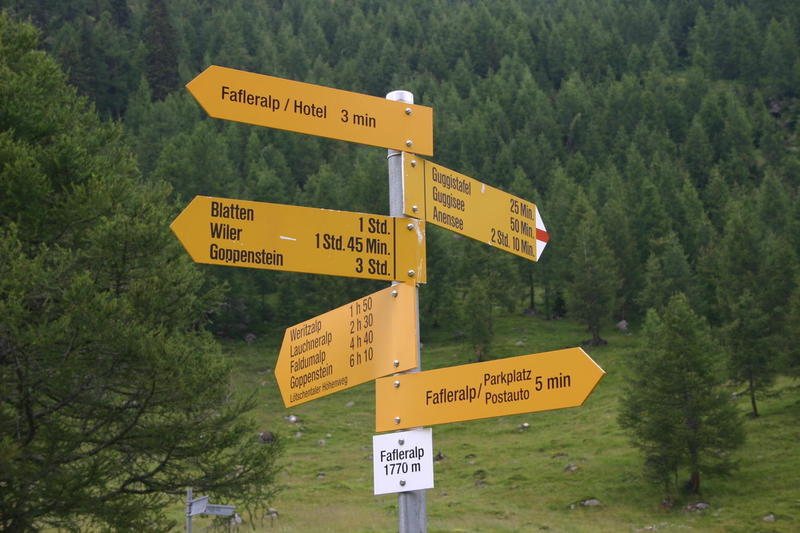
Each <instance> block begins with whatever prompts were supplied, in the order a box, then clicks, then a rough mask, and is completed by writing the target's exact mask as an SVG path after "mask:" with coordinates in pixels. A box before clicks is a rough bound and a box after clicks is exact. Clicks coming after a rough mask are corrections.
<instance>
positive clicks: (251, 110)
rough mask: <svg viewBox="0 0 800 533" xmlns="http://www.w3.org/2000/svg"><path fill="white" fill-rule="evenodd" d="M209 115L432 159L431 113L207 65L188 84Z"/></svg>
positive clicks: (371, 98)
mask: <svg viewBox="0 0 800 533" xmlns="http://www.w3.org/2000/svg"><path fill="white" fill-rule="evenodd" d="M186 88H187V89H189V92H190V93H192V96H194V98H195V99H196V100H197V102H198V103H199V104H200V105H201V106H202V107H203V109H205V110H206V112H207V113H208V114H209V116H211V117H214V118H220V119H225V120H232V121H235V122H243V123H245V124H253V125H256V126H264V127H267V128H276V129H280V130H288V131H294V132H298V133H306V134H310V135H317V136H320V137H328V138H331V139H339V140H343V141H350V142H355V143H361V144H368V145H371V146H380V147H383V148H391V149H393V150H413V151H414V152H415V153H420V154H423V155H433V109H432V108H430V107H426V106H421V105H414V104H406V103H403V102H397V101H392V100H387V99H385V98H379V97H377V96H369V95H365V94H359V93H354V92H349V91H343V90H340V89H332V88H329V87H323V86H320V85H313V84H311V83H303V82H298V81H292V80H287V79H283V78H276V77H274V76H266V75H264V74H254V73H252V72H246V71H243V70H236V69H232V68H226V67H220V66H217V65H211V66H210V67H208V68H207V69H206V70H204V71H203V72H201V73H200V74H198V75H197V77H196V78H194V79H193V80H192V81H190V82H189V83H187V84H186Z"/></svg>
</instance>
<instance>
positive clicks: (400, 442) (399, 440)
mask: <svg viewBox="0 0 800 533" xmlns="http://www.w3.org/2000/svg"><path fill="white" fill-rule="evenodd" d="M405 443H406V440H405V439H398V441H397V444H399V445H400V446H402V445H403V444H405Z"/></svg>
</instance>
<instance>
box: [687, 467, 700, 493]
mask: <svg viewBox="0 0 800 533" xmlns="http://www.w3.org/2000/svg"><path fill="white" fill-rule="evenodd" d="M688 488H689V490H690V491H691V493H692V494H700V472H697V471H695V472H692V477H690V478H689V486H688Z"/></svg>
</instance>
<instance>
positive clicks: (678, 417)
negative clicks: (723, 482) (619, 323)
mask: <svg viewBox="0 0 800 533" xmlns="http://www.w3.org/2000/svg"><path fill="white" fill-rule="evenodd" d="M644 336H645V339H646V343H647V347H646V348H645V350H644V351H643V352H642V353H639V354H636V355H635V356H633V357H632V358H631V361H629V365H630V366H629V368H630V375H629V381H628V385H627V387H626V390H625V394H624V396H623V398H622V401H621V405H620V413H619V422H620V424H621V425H622V427H624V428H626V429H628V430H629V431H630V432H631V436H632V441H633V444H634V445H635V446H636V447H637V448H639V449H640V450H641V451H642V453H643V454H644V466H645V471H646V472H647V473H648V474H649V475H650V476H651V477H652V478H653V479H654V480H655V481H657V482H658V483H660V484H661V485H662V487H663V488H664V494H665V497H666V498H668V499H670V500H671V499H672V498H673V497H674V495H675V492H676V489H677V488H678V487H677V483H678V476H679V473H680V471H682V470H687V471H688V473H689V482H688V483H687V485H686V487H687V488H688V489H689V490H690V491H691V492H693V493H695V494H697V493H699V492H700V478H701V475H712V474H726V473H729V472H730V471H731V469H732V468H733V467H734V466H735V465H734V463H733V462H732V460H731V457H730V455H729V452H730V451H731V450H734V449H736V448H737V447H738V446H739V445H741V444H742V442H743V439H744V432H743V428H742V423H741V420H740V419H739V418H738V415H737V413H736V410H735V408H734V405H733V403H732V402H731V400H730V394H729V392H728V391H726V390H725V389H724V388H723V387H722V385H723V384H724V382H725V378H724V375H725V374H724V371H723V369H722V366H721V364H720V358H719V356H718V353H719V351H718V348H717V347H716V345H715V343H714V342H713V340H712V338H711V334H710V331H709V328H708V325H707V323H706V322H705V321H704V320H703V318H702V317H701V316H699V315H697V314H696V313H695V312H694V311H692V309H691V307H690V306H689V302H688V300H687V299H686V296H685V295H683V294H681V293H679V294H677V295H675V296H673V297H672V298H671V299H670V301H669V303H668V304H667V305H666V306H665V308H664V310H663V312H662V313H661V314H659V313H657V312H656V311H654V310H650V311H649V312H648V315H647V320H646V322H645V325H644Z"/></svg>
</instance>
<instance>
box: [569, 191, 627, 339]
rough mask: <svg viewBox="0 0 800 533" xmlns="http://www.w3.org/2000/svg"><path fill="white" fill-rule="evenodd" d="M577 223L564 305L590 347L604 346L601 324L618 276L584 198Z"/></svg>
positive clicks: (610, 307)
mask: <svg viewBox="0 0 800 533" xmlns="http://www.w3.org/2000/svg"><path fill="white" fill-rule="evenodd" d="M578 205H579V217H580V218H579V222H578V227H577V230H576V234H575V242H574V248H573V250H572V253H571V254H570V256H569V257H570V264H569V269H570V273H571V278H570V280H569V282H568V283H567V291H566V301H567V309H568V310H569V314H570V316H572V317H574V318H575V319H577V320H580V321H581V322H583V323H584V324H586V326H587V328H588V330H589V332H590V333H591V335H592V338H591V339H590V340H589V341H588V342H589V343H590V344H592V345H593V346H597V345H600V344H605V342H606V341H605V340H604V339H603V338H602V337H601V336H600V330H601V328H602V325H603V322H604V321H606V320H609V319H610V318H611V313H612V311H613V310H614V305H615V303H616V302H615V297H616V294H617V290H618V289H619V286H620V275H619V271H618V266H617V261H616V258H615V257H614V253H613V252H612V251H611V248H610V247H609V245H608V240H607V239H606V237H605V235H604V234H603V233H602V232H601V231H598V228H601V227H602V226H601V225H600V221H599V219H598V216H597V213H596V212H595V211H594V209H593V208H592V207H591V206H590V205H589V203H588V200H587V199H586V197H585V196H583V197H581V198H579V199H578Z"/></svg>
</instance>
